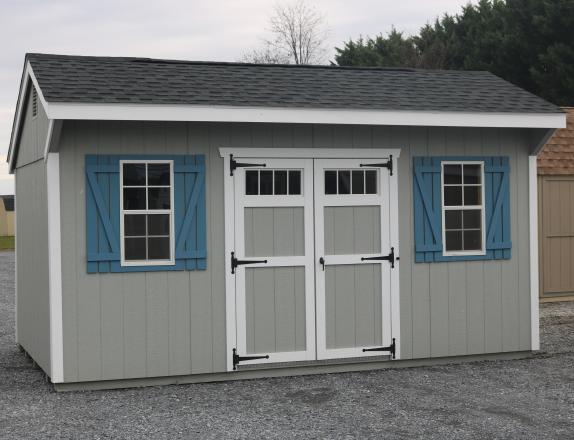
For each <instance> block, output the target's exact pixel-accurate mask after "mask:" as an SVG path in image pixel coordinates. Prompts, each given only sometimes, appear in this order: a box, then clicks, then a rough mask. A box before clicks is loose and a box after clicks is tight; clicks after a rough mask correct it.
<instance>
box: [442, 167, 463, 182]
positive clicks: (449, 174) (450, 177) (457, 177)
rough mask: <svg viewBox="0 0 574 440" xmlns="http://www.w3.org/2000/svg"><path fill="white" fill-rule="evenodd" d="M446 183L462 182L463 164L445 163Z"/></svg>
mask: <svg viewBox="0 0 574 440" xmlns="http://www.w3.org/2000/svg"><path fill="white" fill-rule="evenodd" d="M444 183H446V184H451V183H462V166H461V165H445V166H444Z"/></svg>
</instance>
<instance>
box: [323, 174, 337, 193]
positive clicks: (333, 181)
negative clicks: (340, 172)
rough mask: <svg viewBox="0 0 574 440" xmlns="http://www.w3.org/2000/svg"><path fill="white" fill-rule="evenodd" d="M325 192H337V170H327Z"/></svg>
mask: <svg viewBox="0 0 574 440" xmlns="http://www.w3.org/2000/svg"><path fill="white" fill-rule="evenodd" d="M325 194H337V171H325Z"/></svg>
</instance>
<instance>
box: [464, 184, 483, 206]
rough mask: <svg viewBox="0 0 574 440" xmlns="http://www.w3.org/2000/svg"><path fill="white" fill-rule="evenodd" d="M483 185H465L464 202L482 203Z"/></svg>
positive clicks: (468, 203) (469, 203)
mask: <svg viewBox="0 0 574 440" xmlns="http://www.w3.org/2000/svg"><path fill="white" fill-rule="evenodd" d="M480 193H481V187H480V186H465V187H464V204H465V205H467V206H468V205H480V204H481V203H482V202H481V196H480V195H481V194H480Z"/></svg>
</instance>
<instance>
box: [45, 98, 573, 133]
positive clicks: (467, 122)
mask: <svg viewBox="0 0 574 440" xmlns="http://www.w3.org/2000/svg"><path fill="white" fill-rule="evenodd" d="M46 112H47V114H48V118H49V119H64V120H65V119H80V120H122V121H194V122H253V123H291V124H297V123H301V124H344V125H402V126H405V125H411V126H443V127H499V128H564V127H565V126H566V114H565V113H562V112H557V113H525V112H522V113H519V112H516V113H502V112H499V113H496V112H460V111H405V110H363V109H324V108H286V107H247V106H233V107H230V106H197V105H163V104H123V103H121V104H119V103H110V104H87V103H60V102H51V103H49V104H47V105H46Z"/></svg>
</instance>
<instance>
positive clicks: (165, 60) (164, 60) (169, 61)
mask: <svg viewBox="0 0 574 440" xmlns="http://www.w3.org/2000/svg"><path fill="white" fill-rule="evenodd" d="M35 57H46V58H64V59H77V60H88V59H90V60H97V61H100V62H114V61H124V62H125V61H128V62H135V63H142V64H143V63H149V64H182V65H204V66H236V67H264V68H288V69H325V70H366V71H383V72H384V71H389V72H413V73H416V72H419V73H446V74H490V75H493V74H492V73H491V72H489V71H487V70H455V69H423V68H419V67H384V66H338V65H335V64H266V63H244V62H236V61H208V60H178V59H169V58H148V57H124V56H98V55H67V54H51V53H39V52H30V53H27V54H26V59H29V58H35ZM494 76H496V75H494Z"/></svg>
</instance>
